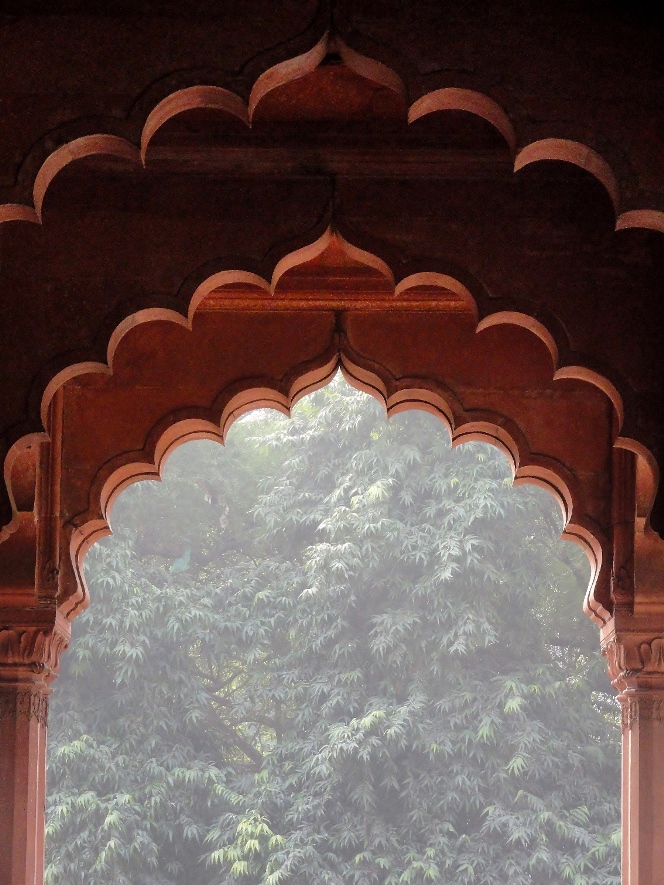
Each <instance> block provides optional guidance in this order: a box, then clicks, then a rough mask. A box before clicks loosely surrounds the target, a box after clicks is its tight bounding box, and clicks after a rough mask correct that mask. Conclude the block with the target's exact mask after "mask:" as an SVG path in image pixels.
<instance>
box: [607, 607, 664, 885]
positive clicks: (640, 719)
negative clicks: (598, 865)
mask: <svg viewBox="0 0 664 885" xmlns="http://www.w3.org/2000/svg"><path fill="white" fill-rule="evenodd" d="M657 626H658V625H656V624H654V623H653V622H652V619H650V618H637V617H634V615H631V614H628V613H621V612H620V611H616V613H615V615H614V618H613V620H612V621H611V622H610V623H609V624H607V626H606V627H605V628H604V629H603V631H602V651H603V653H604V655H605V656H606V659H607V662H608V666H609V674H610V676H611V680H612V682H613V685H614V686H615V688H616V689H617V691H618V699H619V701H620V705H621V710H622V818H623V831H622V834H623V844H622V881H623V885H664V624H661V625H659V627H660V629H657Z"/></svg>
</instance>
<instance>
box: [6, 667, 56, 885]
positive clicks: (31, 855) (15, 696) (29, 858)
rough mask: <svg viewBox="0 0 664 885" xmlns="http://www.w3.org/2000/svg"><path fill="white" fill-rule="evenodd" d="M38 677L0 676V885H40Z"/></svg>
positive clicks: (41, 706) (43, 711) (41, 694)
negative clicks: (0, 858) (0, 857)
mask: <svg viewBox="0 0 664 885" xmlns="http://www.w3.org/2000/svg"><path fill="white" fill-rule="evenodd" d="M48 693H49V689H48V686H47V685H46V682H45V680H44V676H43V674H41V673H31V672H27V673H23V674H16V675H15V676H14V678H11V677H10V678H7V676H5V675H4V674H3V675H1V676H0V843H1V845H2V848H1V850H0V854H1V855H2V860H1V862H0V885H42V882H43V879H44V823H45V822H44V804H45V797H46V725H47V715H48V713H47V711H48Z"/></svg>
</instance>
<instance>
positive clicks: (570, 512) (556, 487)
mask: <svg viewBox="0 0 664 885" xmlns="http://www.w3.org/2000/svg"><path fill="white" fill-rule="evenodd" d="M337 368H340V369H341V372H342V374H343V376H344V378H345V379H346V381H347V382H348V383H349V384H350V385H351V386H353V387H355V388H357V389H358V390H362V391H364V392H366V393H369V394H371V395H372V396H373V397H374V398H375V399H377V400H378V401H379V402H380V403H381V404H382V405H383V406H384V408H385V410H386V416H387V417H388V418H389V417H390V416H391V415H396V414H399V413H402V412H404V411H407V410H421V411H425V412H427V413H430V414H432V415H435V416H436V417H437V418H438V419H440V420H441V421H442V423H443V425H444V426H445V427H446V429H447V430H448V433H449V435H450V439H451V442H452V445H459V444H461V443H463V442H467V441H472V440H478V441H482V442H485V443H489V444H491V445H492V446H494V447H495V448H498V449H499V450H500V451H501V452H502V453H503V454H504V455H505V456H506V458H507V460H508V462H509V464H510V467H511V470H512V476H513V481H514V483H515V485H519V484H533V485H537V486H539V487H541V488H544V489H545V490H546V491H548V492H549V493H550V494H552V495H553V497H554V498H555V500H556V501H557V503H558V504H559V506H560V508H561V513H562V517H563V524H564V529H563V533H562V537H563V538H565V539H566V540H570V541H572V542H574V543H576V544H577V545H579V546H581V548H582V549H583V550H584V552H585V553H586V555H587V557H588V560H589V563H590V567H591V579H590V586H589V589H588V595H587V600H586V608H587V610H588V612H589V614H591V616H592V617H594V618H595V619H597V620H603V619H604V615H605V614H606V613H605V610H604V609H603V607H602V606H601V604H599V603H597V602H596V601H595V600H594V599H593V591H594V588H595V585H596V583H597V580H598V577H599V575H600V572H601V570H602V556H603V542H602V539H600V538H598V537H596V536H595V535H594V534H593V532H592V530H591V529H590V528H589V527H588V525H586V524H584V521H583V519H581V520H577V521H575V519H574V517H575V500H574V491H573V485H574V481H573V479H572V480H571V481H570V477H569V476H567V475H566V472H565V470H564V469H561V467H560V465H557V464H555V463H554V462H553V461H552V460H551V459H546V458H542V457H538V456H533V455H532V453H531V452H530V451H529V448H528V444H527V441H526V440H525V438H524V437H523V434H521V433H520V432H519V430H518V428H516V427H515V426H510V423H509V422H506V421H505V419H504V417H503V416H494V417H493V420H492V419H491V416H490V415H489V414H488V413H484V414H483V415H482V416H481V418H479V417H475V416H467V417H466V418H465V419H460V414H461V411H460V407H459V403H458V402H455V401H454V397H453V395H452V394H451V393H450V392H448V393H447V395H445V394H444V393H443V392H441V391H440V390H435V389H433V388H432V387H428V388H427V387H423V388H416V387H412V386H407V387H403V386H402V387H400V388H399V389H397V390H394V391H392V392H390V390H389V385H387V384H385V382H384V380H382V379H381V378H380V377H379V376H377V375H375V374H372V373H371V372H369V371H367V370H366V368H363V367H361V366H359V365H355V364H354V363H353V362H352V360H351V359H350V358H349V357H347V356H345V357H343V358H342V359H341V361H340V362H338V360H337V359H336V358H335V359H333V360H331V361H329V362H327V363H325V364H321V365H319V366H317V367H316V368H314V369H311V368H309V369H308V370H307V371H304V372H303V373H301V374H298V375H297V376H296V377H295V378H294V379H293V381H292V383H291V385H290V388H289V390H288V391H287V392H286V391H285V390H284V389H283V388H282V389H281V390H280V389H278V388H276V389H275V388H270V387H268V386H261V387H257V386H254V387H252V386H248V387H246V388H244V389H242V390H239V391H236V392H235V393H234V394H233V395H232V396H230V397H225V398H223V401H224V405H223V408H221V409H220V410H219V411H218V413H217V415H216V417H215V419H213V417H212V414H210V415H209V416H208V417H207V418H204V417H198V418H194V417H180V416H179V415H178V414H177V413H176V414H171V415H169V416H166V417H165V418H164V419H163V420H162V421H161V422H159V425H158V426H156V427H154V428H153V430H152V432H151V434H150V436H151V439H150V440H149V442H148V444H147V445H146V447H145V449H144V450H143V451H141V452H134V453H125V454H124V455H122V456H120V457H119V458H116V459H115V463H110V464H108V463H107V464H106V465H104V468H103V469H102V470H101V471H100V473H99V474H98V475H97V477H96V478H95V483H94V488H93V490H92V492H91V494H92V495H93V496H94V498H95V501H97V502H98V503H97V504H95V502H93V501H91V508H90V510H89V511H88V515H87V518H83V519H82V520H77V521H76V522H77V525H76V527H75V528H74V527H73V526H72V527H71V528H72V531H71V534H70V551H71V556H72V563H73V566H74V571H75V574H76V581H77V593H76V594H75V595H74V597H73V598H72V599H71V600H70V602H69V615H70V616H71V617H73V616H74V615H75V614H77V613H78V611H80V610H82V608H84V607H85V605H86V604H87V589H86V585H85V578H84V572H83V562H84V559H85V555H86V553H87V552H88V550H89V549H90V548H91V547H92V545H93V544H94V543H95V542H96V541H97V540H99V539H100V538H102V537H104V536H105V535H108V534H109V532H110V513H111V510H112V507H113V504H114V502H115V501H116V500H117V498H118V496H119V495H120V494H121V492H122V491H123V490H124V489H125V488H127V487H128V486H129V485H131V484H133V483H135V482H138V481H141V480H146V479H153V480H154V479H159V478H160V476H161V473H162V470H163V467H164V465H165V463H166V461H167V459H168V457H169V455H170V454H171V453H172V452H173V451H175V449H176V448H178V447H179V446H181V445H183V444H184V443H185V442H188V441H191V440H194V439H210V440H216V441H218V442H220V443H222V444H223V442H224V440H225V437H226V434H227V432H228V430H229V428H230V427H231V426H232V424H233V423H234V421H236V420H237V419H238V418H239V417H240V416H241V415H243V414H245V413H246V412H248V411H251V410H254V409H259V408H265V407H269V408H273V409H276V410H278V411H280V412H282V413H283V414H285V415H290V411H291V409H292V407H293V405H294V404H295V403H296V402H297V401H298V400H299V399H300V398H302V397H303V396H305V395H306V394H308V393H310V392H312V391H313V390H315V389H317V388H319V387H322V386H324V385H325V384H327V383H329V381H330V380H331V379H332V377H333V376H334V374H335V373H336V371H337ZM94 510H97V513H98V515H97V517H96V518H89V517H90V516H91V515H92V513H93V512H94Z"/></svg>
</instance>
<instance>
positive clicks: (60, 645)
mask: <svg viewBox="0 0 664 885" xmlns="http://www.w3.org/2000/svg"><path fill="white" fill-rule="evenodd" d="M69 638H70V631H69V623H68V622H67V621H64V619H60V618H59V619H58V620H57V621H56V623H55V624H54V625H53V626H52V627H47V628H45V627H32V626H5V627H0V680H1V679H2V676H3V674H6V675H9V676H11V674H14V673H20V672H26V671H27V672H29V673H34V674H42V675H43V677H44V678H45V679H46V680H47V681H48V680H50V679H52V678H54V677H55V676H56V675H57V672H58V666H59V663H60V655H61V654H62V652H63V651H64V650H65V649H66V648H67V646H68V645H69Z"/></svg>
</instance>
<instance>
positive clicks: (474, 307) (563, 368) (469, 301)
mask: <svg viewBox="0 0 664 885" xmlns="http://www.w3.org/2000/svg"><path fill="white" fill-rule="evenodd" d="M333 246H334V247H336V248H337V249H338V250H339V251H340V252H341V253H342V255H343V256H344V260H346V261H347V262H348V263H349V265H351V266H353V265H362V266H364V267H366V268H368V269H369V270H370V271H371V272H372V273H374V274H375V276H376V278H377V279H380V280H382V281H383V284H384V285H388V286H389V287H391V291H392V293H393V297H399V296H404V295H405V294H408V293H409V292H410V291H417V290H419V289H421V288H424V289H425V290H429V296H430V294H431V290H432V289H433V290H436V292H440V293H443V292H448V293H451V294H453V295H454V296H455V297H456V298H457V299H458V300H459V304H460V305H461V309H462V310H463V311H465V312H467V313H469V314H470V315H472V317H473V318H474V320H473V322H474V323H475V325H476V330H477V332H478V333H484V332H485V330H489V329H492V328H495V327H498V326H501V325H508V326H513V327H521V328H524V329H526V330H528V332H530V333H532V334H533V335H534V336H535V337H536V338H537V339H539V340H540V341H541V342H542V343H543V344H544V345H545V347H546V349H547V351H548V353H549V357H550V365H551V378H552V380H553V381H562V380H565V379H577V380H580V381H583V382H585V383H588V384H590V385H593V386H595V387H596V388H598V389H599V390H600V391H602V393H603V394H604V395H605V396H606V397H607V400H608V401H609V402H610V403H611V406H612V409H613V411H614V414H615V431H614V432H615V436H616V438H617V434H618V433H619V430H620V426H621V425H622V423H623V418H624V406H623V400H622V397H621V395H620V393H619V392H618V390H617V389H616V387H615V386H614V385H613V384H612V383H611V382H610V381H609V380H608V379H607V378H606V377H604V376H603V375H601V374H599V373H598V372H596V371H595V370H593V369H591V368H589V367H584V366H583V365H578V364H577V363H575V362H572V363H567V364H565V363H563V364H562V365H561V362H560V353H561V352H563V353H564V352H566V351H568V350H569V347H568V345H567V344H566V342H564V341H563V342H559V341H558V340H556V338H555V337H554V335H553V334H552V332H551V331H549V329H548V328H547V327H546V326H545V325H544V324H543V323H542V322H541V321H540V320H538V319H536V318H535V317H533V316H529V315H527V314H525V313H522V312H520V311H498V312H495V313H486V305H478V302H477V298H476V296H475V295H474V294H473V292H471V291H470V289H469V288H468V287H467V286H466V285H465V284H464V283H462V282H461V281H460V280H458V279H455V278H454V277H452V276H450V275H447V274H440V273H437V272H420V273H415V274H410V275H408V276H406V277H403V278H402V279H401V280H400V281H399V282H398V283H397V284H396V285H395V284H394V275H393V273H392V271H391V269H390V267H389V265H388V264H387V263H386V262H385V261H383V259H381V258H379V257H378V256H377V255H374V254H372V253H370V252H367V251H366V250H363V249H360V248H359V247H357V246H354V245H352V244H351V243H349V242H348V241H347V240H346V239H345V238H344V237H342V236H341V235H340V234H339V233H337V232H335V231H334V230H333V229H331V228H328V229H327V230H326V231H325V232H324V233H323V234H322V235H321V237H319V238H318V239H317V240H315V241H314V242H313V243H310V244H309V245H307V246H304V247H302V248H300V249H297V250H295V251H294V252H292V253H289V254H287V255H285V256H284V257H283V258H282V259H280V260H279V261H278V262H277V263H276V265H275V267H274V271H273V274H272V278H271V280H270V281H268V280H266V279H264V278H262V277H260V276H258V275H256V274H252V273H248V272H244V271H241V270H235V271H233V270H229V271H222V272H217V273H213V274H211V275H210V276H209V277H208V278H207V279H205V280H204V281H203V282H202V283H200V284H199V285H198V287H197V288H196V289H195V291H194V293H193V296H192V298H191V300H190V304H189V311H188V318H185V317H184V316H182V314H180V313H178V312H177V311H173V310H167V309H163V308H154V309H144V310H141V311H139V312H138V313H135V314H132V315H130V316H129V317H127V318H126V319H125V320H124V321H123V322H121V323H120V325H119V326H117V327H116V329H115V330H114V332H113V333H112V335H111V336H110V339H109V343H108V348H107V363H106V364H103V363H92V362H83V363H78V364H74V365H72V366H69V367H68V368H66V369H64V370H61V371H60V372H59V373H57V374H56V375H55V376H54V377H53V378H52V379H51V381H50V382H49V384H48V385H47V386H46V389H45V391H44V394H43V397H42V407H41V414H42V421H43V424H44V426H47V415H48V409H49V405H50V403H51V401H52V399H53V396H54V395H55V393H56V392H57V391H58V390H60V389H62V387H63V385H65V384H66V383H67V382H69V381H70V380H71V379H73V378H75V377H80V376H85V375H87V374H90V373H96V374H99V373H101V374H106V375H109V374H112V371H113V364H114V358H115V354H116V351H117V349H118V347H119V345H120V343H121V342H122V340H123V338H124V337H125V336H126V335H127V333H129V332H130V331H131V330H132V329H134V328H136V327H138V326H141V325H142V324H146V323H147V324H149V323H153V322H159V321H168V322H170V323H174V324H176V325H180V326H183V327H184V328H187V329H191V328H192V324H193V322H194V317H195V314H196V311H197V310H198V309H199V308H200V306H201V304H202V303H203V302H204V300H205V299H206V298H207V297H208V296H210V295H211V294H212V293H215V292H223V288H224V287H225V286H231V287H237V286H244V287H247V286H248V287H250V288H253V289H254V290H257V291H258V293H259V294H260V293H265V294H267V293H269V300H270V301H272V299H274V296H275V293H277V292H278V290H279V287H280V286H283V285H287V281H288V277H289V274H292V273H297V272H298V268H302V267H303V266H305V265H306V264H307V263H315V261H316V260H317V259H320V258H321V256H323V255H324V253H325V252H326V250H328V249H330V248H332V247H333ZM232 294H233V297H235V296H236V295H237V292H236V291H234V292H233V293H232ZM477 297H481V296H480V295H479V292H478V295H477ZM286 303H287V302H286ZM257 306H259V305H257ZM431 306H432V308H435V307H436V304H435V301H433V302H432V305H431ZM480 306H481V307H482V308H483V309H482V310H480ZM482 314H484V316H483V318H482V319H481V320H480V321H479V322H478V317H479V316H481V315H482ZM554 331H556V330H554ZM370 386H371V385H370ZM372 389H373V388H372ZM290 395H292V394H289V396H290ZM390 408H391V406H390ZM216 417H217V416H215V421H216ZM206 420H207V419H206ZM469 420H470V419H468V418H467V417H465V418H464V419H463V422H462V423H468V421H469ZM213 423H214V422H213ZM454 426H455V427H456V423H455V425H454ZM492 439H493V440H494V441H496V440H498V439H499V436H496V434H495V433H494V435H493V437H492ZM615 444H616V445H620V446H621V447H623V448H630V449H631V450H632V451H634V452H635V453H636V454H637V456H638V457H639V459H640V460H643V461H644V462H645V464H646V466H647V469H644V470H642V471H641V475H642V477H643V479H642V486H643V489H644V491H643V492H642V499H643V500H644V501H645V502H646V503H645V505H644V507H645V509H646V511H647V510H648V509H649V507H650V506H651V505H652V500H653V498H654V494H655V491H656V487H657V479H658V477H657V475H656V473H655V472H654V470H653V467H652V465H653V463H654V459H653V458H652V456H650V455H649V453H648V452H647V450H646V449H645V447H643V445H642V444H640V443H638V442H637V441H635V440H630V439H629V438H622V437H621V438H620V443H618V442H617V441H616V443H615ZM526 448H527V447H526ZM508 450H509V451H511V457H512V460H513V463H515V464H518V465H519V469H521V474H519V476H517V479H520V478H521V477H522V476H526V474H524V473H523V470H524V469H525V468H523V466H522V465H523V463H525V462H524V461H523V457H524V456H523V455H522V454H519V455H518V457H517V454H518V453H517V454H515V452H514V451H512V450H511V449H509V447H508ZM533 478H536V477H535V474H533ZM539 479H540V480H541V481H542V482H544V483H545V484H549V485H550V486H551V487H552V488H557V487H556V486H555V483H553V481H552V480H551V479H550V478H547V479H542V478H541V477H540V478H539ZM6 480H7V482H8V485H9V489H10V495H11V494H12V493H11V471H8V472H7V471H6ZM558 491H559V495H560V498H561V500H562V501H565V502H566V504H565V508H566V509H565V512H566V519H569V517H570V514H571V499H570V498H569V494H568V493H567V492H562V491H560V489H558ZM12 500H13V496H12ZM15 512H16V511H15ZM16 526H17V521H16V518H14V519H13V520H12V523H10V525H9V526H6V527H5V529H4V532H3V534H4V536H5V537H7V536H8V535H9V534H11V532H12V530H13V529H14V528H15V527H16ZM583 532H584V533H585V534H584V537H586V535H587V531H586V529H583ZM589 537H590V536H589V535H588V537H587V538H586V540H588V538H589ZM588 543H589V544H590V541H589V540H588ZM591 546H592V545H591Z"/></svg>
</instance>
